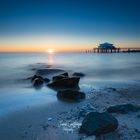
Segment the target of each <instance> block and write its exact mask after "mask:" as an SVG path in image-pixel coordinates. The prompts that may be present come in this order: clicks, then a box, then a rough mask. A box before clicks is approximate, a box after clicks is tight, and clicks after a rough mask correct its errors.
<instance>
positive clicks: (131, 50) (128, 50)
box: [86, 48, 140, 53]
mask: <svg viewBox="0 0 140 140" xmlns="http://www.w3.org/2000/svg"><path fill="white" fill-rule="evenodd" d="M86 52H87V53H91V52H92V53H135V52H140V48H116V49H100V48H93V49H90V50H86Z"/></svg>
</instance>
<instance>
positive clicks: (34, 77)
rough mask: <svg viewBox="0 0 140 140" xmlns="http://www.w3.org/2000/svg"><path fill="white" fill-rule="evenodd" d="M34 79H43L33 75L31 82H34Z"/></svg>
mask: <svg viewBox="0 0 140 140" xmlns="http://www.w3.org/2000/svg"><path fill="white" fill-rule="evenodd" d="M36 78H39V79H41V80H43V78H42V77H41V76H38V75H34V76H33V77H32V79H31V81H32V82H34V80H35V79H36Z"/></svg>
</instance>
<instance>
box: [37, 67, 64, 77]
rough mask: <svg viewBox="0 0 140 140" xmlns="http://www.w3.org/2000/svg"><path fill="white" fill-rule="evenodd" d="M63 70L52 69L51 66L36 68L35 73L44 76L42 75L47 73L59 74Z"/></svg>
mask: <svg viewBox="0 0 140 140" xmlns="http://www.w3.org/2000/svg"><path fill="white" fill-rule="evenodd" d="M64 72H65V71H64V70H61V69H52V68H42V69H38V70H37V72H36V74H37V75H41V76H44V75H49V74H52V75H56V74H57V75H58V74H61V73H64Z"/></svg>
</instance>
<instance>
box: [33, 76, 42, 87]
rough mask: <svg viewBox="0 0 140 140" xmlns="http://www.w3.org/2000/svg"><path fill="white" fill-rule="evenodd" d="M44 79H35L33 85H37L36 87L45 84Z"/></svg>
mask: <svg viewBox="0 0 140 140" xmlns="http://www.w3.org/2000/svg"><path fill="white" fill-rule="evenodd" d="M43 83H44V81H43V80H42V79H40V78H36V79H35V80H34V81H33V86H34V87H36V88H39V87H41V86H42V85H43Z"/></svg>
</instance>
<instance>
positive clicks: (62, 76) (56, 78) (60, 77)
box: [52, 72, 69, 81]
mask: <svg viewBox="0 0 140 140" xmlns="http://www.w3.org/2000/svg"><path fill="white" fill-rule="evenodd" d="M68 77H69V75H68V73H67V72H65V73H63V74H60V75H57V76H54V77H53V78H52V80H53V81H57V80H61V79H63V78H68Z"/></svg>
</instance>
